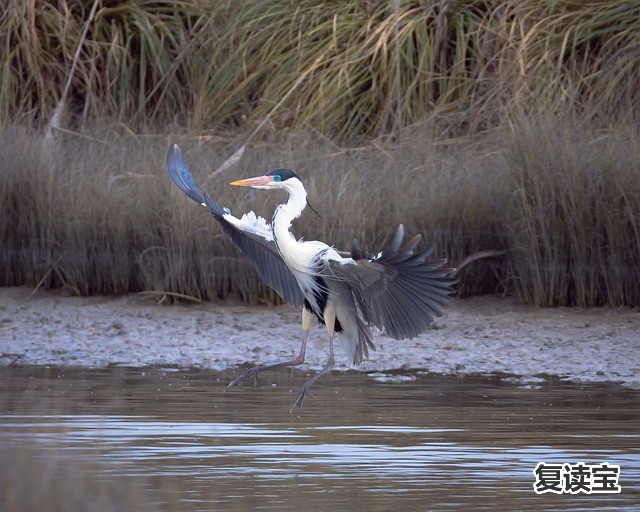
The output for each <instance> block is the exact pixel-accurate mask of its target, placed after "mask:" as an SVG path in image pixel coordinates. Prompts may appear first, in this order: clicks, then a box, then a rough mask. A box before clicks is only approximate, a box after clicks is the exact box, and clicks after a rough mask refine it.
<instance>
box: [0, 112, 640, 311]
mask: <svg viewBox="0 0 640 512" xmlns="http://www.w3.org/2000/svg"><path fill="white" fill-rule="evenodd" d="M563 123H564V121H559V120H557V119H546V120H540V121H538V122H530V121H527V122H519V123H516V122H514V123H513V124H512V125H511V126H505V127H503V128H500V129H499V130H496V131H493V132H490V133H487V134H486V136H485V137H484V138H482V139H475V140H468V141H457V142H456V141H450V142H449V143H446V144H445V143H442V142H435V141H434V140H433V139H432V138H431V139H430V138H429V136H428V135H426V133H424V132H421V131H419V130H416V131H415V132H414V133H413V135H412V136H411V137H409V136H408V135H407V139H406V140H404V141H398V142H384V141H379V140H374V141H371V143H369V144H367V145H365V146H362V147H340V146H336V145H334V144H331V143H328V142H326V141H320V142H318V141H310V140H308V139H306V138H301V137H295V136H291V137H287V138H286V139H285V140H282V141H280V142H273V143H271V144H262V145H261V144H257V145H254V146H251V147H250V148H249V150H248V151H247V153H246V154H245V156H244V157H243V158H242V160H241V161H240V163H239V164H238V166H237V167H235V168H232V169H230V170H228V171H226V172H225V173H223V174H222V175H216V176H215V177H208V176H209V175H210V173H211V171H212V170H213V169H216V168H218V166H219V165H220V164H221V163H222V162H223V161H224V160H225V158H226V157H227V156H228V155H230V154H231V153H233V151H234V149H235V147H237V145H238V144H239V142H237V141H235V142H234V141H233V140H222V139H214V138H198V137H193V136H189V135H146V136H145V135H140V136H137V137H133V136H131V135H128V134H127V133H126V132H124V131H122V130H119V129H118V127H117V126H103V127H102V128H100V130H98V129H96V130H94V131H93V132H92V134H93V136H94V137H95V138H96V139H100V140H102V142H96V141H94V140H88V139H84V138H78V137H75V136H70V135H64V134H63V135H62V136H60V137H59V143H58V146H57V147H56V150H55V152H54V153H48V152H41V151H39V150H38V148H39V147H41V144H40V141H41V136H39V135H38V134H35V133H34V132H33V131H32V130H31V129H24V128H15V127H14V128H10V129H6V130H5V131H4V132H3V133H2V134H1V135H0V145H1V148H0V150H1V151H2V154H3V155H4V157H5V168H4V172H3V173H2V179H1V180H0V236H1V238H2V240H4V241H5V243H3V246H2V248H0V268H3V269H4V272H3V273H2V274H1V278H2V280H1V282H0V285H3V286H6V285H21V284H28V285H31V286H37V285H38V284H42V285H43V286H46V287H60V286H67V287H69V288H70V289H71V290H73V291H74V292H75V293H80V294H83V295H84V294H121V293H127V292H135V291H141V290H166V291H171V292H176V293H183V294H186V295H190V296H194V297H198V298H205V299H212V298H226V297H229V296H235V297H239V298H240V299H242V300H245V301H249V302H261V301H266V302H273V301H276V300H277V297H276V296H275V295H274V293H273V292H271V291H269V290H268V289H266V288H265V287H264V286H263V285H262V284H261V283H260V282H259V280H257V279H256V277H255V274H254V273H253V272H252V271H251V269H250V268H249V267H248V265H247V264H246V263H245V262H244V260H243V259H242V258H241V256H240V255H239V253H238V252H237V251H236V250H235V248H234V247H233V246H232V245H231V244H230V243H229V242H228V241H227V240H226V239H225V237H224V236H222V235H221V234H220V230H219V228H218V226H217V225H216V223H215V222H214V221H213V220H212V219H211V217H210V216H209V215H208V213H207V211H206V210H205V209H204V208H199V207H198V206H197V205H196V204H195V203H193V202H192V201H190V200H189V199H187V198H186V197H185V196H184V195H183V194H182V193H181V192H180V191H179V190H177V189H176V188H175V187H174V186H173V184H172V183H171V181H170V180H169V178H168V176H167V175H166V173H165V169H164V165H165V164H164V158H165V154H166V150H167V148H168V146H169V144H170V143H171V142H178V143H179V144H180V145H181V146H182V148H183V152H184V154H185V155H186V158H187V160H188V161H189V163H190V165H191V168H192V171H193V173H194V175H195V176H196V179H197V181H198V183H199V184H201V185H202V187H201V188H203V189H205V190H208V191H209V192H210V193H211V194H212V195H213V196H214V197H215V198H216V199H217V200H219V202H220V203H221V204H222V205H224V206H229V207H231V209H232V211H233V212H235V213H236V214H241V213H243V212H245V211H247V210H249V209H255V210H256V211H257V213H258V214H261V215H262V216H264V217H266V218H270V216H271V213H272V211H273V208H274V206H275V205H276V204H277V203H278V202H280V201H282V200H283V199H284V197H283V196H281V195H279V194H278V193H265V192H261V191H253V190H246V189H236V188H233V187H228V186H227V185H226V183H227V182H229V181H231V180H232V179H235V178H238V177H242V176H252V175H256V174H260V173H263V172H265V171H268V170H272V169H274V168H278V167H283V166H285V167H290V168H293V169H295V170H296V172H298V173H299V174H300V176H301V177H302V179H303V181H304V182H305V184H306V186H307V188H308V190H309V193H310V200H311V202H312V204H314V206H315V207H316V209H318V210H319V211H320V212H321V213H323V214H324V216H325V217H326V218H327V219H326V221H324V222H323V221H321V220H320V219H318V218H317V217H316V216H315V215H313V214H312V213H311V212H307V213H305V215H303V217H302V218H301V219H300V220H299V221H297V222H296V224H295V225H294V231H295V232H296V234H297V235H299V236H304V237H306V238H313V239H320V240H325V241H328V242H331V243H334V244H335V246H336V247H338V248H339V249H348V248H349V247H350V245H351V240H352V239H353V238H358V239H359V240H360V241H361V242H363V243H364V244H367V245H368V246H369V247H370V249H371V250H378V249H379V248H380V247H381V246H382V244H383V243H384V242H385V241H386V240H387V237H388V236H389V235H390V234H391V232H392V231H393V230H394V228H395V226H397V224H399V223H401V222H402V223H404V224H405V226H406V228H407V231H408V232H409V233H415V232H421V233H424V234H425V235H426V238H427V240H429V241H434V242H435V243H436V244H437V246H438V251H437V253H438V255H440V256H445V257H448V258H449V260H450V261H451V263H452V264H454V265H456V264H459V263H460V262H461V261H462V260H463V259H464V258H465V257H467V256H469V255H470V254H473V253H475V252H476V251H481V250H488V249H489V250H490V249H503V250H506V251H507V256H506V257H503V258H493V259H487V260H481V261H478V262H475V263H474V264H473V265H471V266H469V267H467V268H465V269H464V270H463V271H462V273H461V276H460V277H461V283H460V287H459V293H460V295H462V296H464V295H469V294H477V293H484V292H500V293H519V294H520V295H521V296H522V297H523V299H524V300H525V301H526V302H529V303H535V304H540V305H572V304H580V305H595V304H611V305H619V304H626V305H633V304H635V305H637V304H640V286H638V283H640V168H639V166H640V164H639V162H640V143H639V142H638V140H640V139H638V134H637V131H635V130H633V129H622V128H620V129H615V130H614V129H611V130H607V131H595V130H590V129H589V128H588V127H587V126H584V125H576V124H574V125H573V126H575V128H571V126H572V125H570V124H568V122H567V124H563ZM418 140H419V141H420V143H417V142H416V141H418ZM43 151H44V150H43Z"/></svg>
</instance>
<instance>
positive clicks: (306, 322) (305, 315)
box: [227, 308, 314, 388]
mask: <svg viewBox="0 0 640 512" xmlns="http://www.w3.org/2000/svg"><path fill="white" fill-rule="evenodd" d="M313 318H314V317H313V313H311V311H309V310H308V309H306V308H303V309H302V330H303V334H302V345H301V346H300V353H299V354H298V356H297V357H296V358H295V359H291V360H290V361H281V362H279V363H273V364H264V365H258V366H254V367H253V368H250V369H248V370H247V371H246V372H244V373H243V374H242V375H240V377H237V378H235V379H233V380H232V381H231V382H229V384H228V386H227V387H229V388H231V387H233V386H241V385H242V384H244V383H245V382H247V381H248V380H249V379H253V378H257V375H258V373H260V372H262V371H264V370H272V369H274V368H279V367H281V366H298V365H301V364H302V363H304V356H305V353H306V351H307V337H308V336H309V329H311V325H312V323H313Z"/></svg>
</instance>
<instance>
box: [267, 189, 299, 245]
mask: <svg viewBox="0 0 640 512" xmlns="http://www.w3.org/2000/svg"><path fill="white" fill-rule="evenodd" d="M289 181H291V183H290V184H289V183H288V184H287V185H288V186H287V188H286V190H287V192H288V193H289V199H288V200H287V202H286V203H284V204H281V205H280V206H278V208H277V209H276V211H275V213H274V214H273V231H274V234H275V237H276V238H277V239H279V240H284V239H287V238H293V235H292V234H291V233H290V232H289V228H290V227H291V223H292V222H293V221H294V220H295V219H297V218H298V217H300V215H301V214H302V212H303V210H304V209H305V208H306V206H307V191H306V190H305V189H304V187H303V186H302V183H300V181H298V180H297V179H296V180H289ZM294 241H295V238H294Z"/></svg>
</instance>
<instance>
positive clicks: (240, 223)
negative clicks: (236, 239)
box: [224, 211, 273, 242]
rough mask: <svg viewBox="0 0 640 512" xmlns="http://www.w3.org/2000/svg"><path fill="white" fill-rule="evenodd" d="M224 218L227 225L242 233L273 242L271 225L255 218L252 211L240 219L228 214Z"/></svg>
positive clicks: (259, 218) (257, 217)
mask: <svg viewBox="0 0 640 512" xmlns="http://www.w3.org/2000/svg"><path fill="white" fill-rule="evenodd" d="M224 218H225V220H226V221H227V222H229V224H233V226H235V227H236V228H238V229H240V230H242V231H245V232H248V233H253V234H254V235H259V236H261V237H262V238H264V239H265V240H267V241H269V242H271V241H273V229H272V228H271V225H270V224H267V221H266V220H264V219H263V218H262V217H259V216H257V215H256V214H255V213H254V212H253V211H250V212H247V213H245V214H244V215H243V216H242V218H240V219H238V218H237V217H234V216H233V215H231V214H230V213H228V214H225V215H224Z"/></svg>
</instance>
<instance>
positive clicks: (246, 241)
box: [167, 144, 304, 307]
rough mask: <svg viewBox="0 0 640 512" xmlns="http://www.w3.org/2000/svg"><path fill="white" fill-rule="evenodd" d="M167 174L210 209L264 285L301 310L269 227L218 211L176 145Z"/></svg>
mask: <svg viewBox="0 0 640 512" xmlns="http://www.w3.org/2000/svg"><path fill="white" fill-rule="evenodd" d="M167 171H168V172H169V176H171V179H172V180H173V182H174V183H175V184H176V185H178V187H179V188H180V190H182V191H183V192H184V193H185V194H187V196H189V197H190V198H191V199H193V200H194V201H195V202H197V203H200V204H201V205H202V206H205V207H207V208H208V209H209V211H210V212H211V214H212V215H213V217H214V218H215V219H216V220H217V221H218V222H219V223H220V225H221V226H222V230H223V231H224V232H225V233H226V234H227V235H229V237H230V238H231V241H232V242H233V243H234V244H235V246H236V247H238V249H240V251H241V252H242V254H244V256H245V257H246V258H247V259H248V260H249V261H251V263H253V264H254V265H255V267H256V269H257V271H258V274H259V275H260V277H261V278H262V279H263V281H264V282H265V283H267V284H268V285H269V286H271V288H273V289H274V290H275V291H276V292H278V294H279V295H280V296H281V297H282V298H283V299H284V300H285V301H287V302H288V303H289V304H292V305H294V306H298V307H301V306H302V304H303V302H304V295H303V294H302V291H301V290H300V287H299V286H298V282H297V281H296V278H295V277H294V276H293V274H292V273H291V271H290V270H289V268H288V267H287V266H286V265H285V263H284V261H283V260H282V257H281V256H280V253H279V252H278V249H277V247H276V244H275V242H274V240H273V229H272V228H271V226H270V225H269V224H267V223H266V222H265V220H264V219H263V218H262V217H258V216H256V214H255V213H253V212H249V213H246V214H245V215H243V216H242V218H240V219H238V218H237V217H234V216H233V215H231V212H230V211H229V209H228V208H221V207H220V206H219V205H218V203H216V202H215V201H214V200H213V199H212V198H211V197H210V196H209V195H208V194H207V193H204V194H202V193H200V191H199V190H198V188H197V187H196V184H195V182H194V180H193V176H191V173H190V172H189V167H188V166H187V162H186V161H185V159H184V157H183V156H182V153H181V152H180V148H179V147H178V145H177V144H173V145H172V146H171V147H170V148H169V153H168V154H167Z"/></svg>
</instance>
